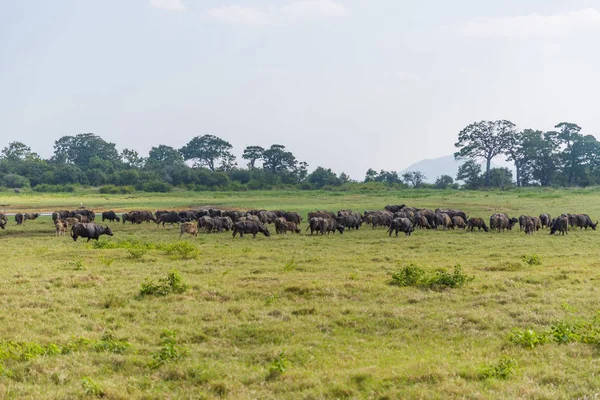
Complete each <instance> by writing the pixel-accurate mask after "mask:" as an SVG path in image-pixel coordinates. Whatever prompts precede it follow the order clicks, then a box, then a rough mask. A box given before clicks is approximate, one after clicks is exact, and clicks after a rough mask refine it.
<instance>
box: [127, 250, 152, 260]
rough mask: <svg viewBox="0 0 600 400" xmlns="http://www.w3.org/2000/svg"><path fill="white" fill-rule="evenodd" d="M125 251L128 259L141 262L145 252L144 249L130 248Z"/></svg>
mask: <svg viewBox="0 0 600 400" xmlns="http://www.w3.org/2000/svg"><path fill="white" fill-rule="evenodd" d="M127 251H128V252H129V258H131V259H132V260H134V261H142V259H143V258H144V255H145V254H146V251H147V250H146V249H144V248H131V249H128V250H127Z"/></svg>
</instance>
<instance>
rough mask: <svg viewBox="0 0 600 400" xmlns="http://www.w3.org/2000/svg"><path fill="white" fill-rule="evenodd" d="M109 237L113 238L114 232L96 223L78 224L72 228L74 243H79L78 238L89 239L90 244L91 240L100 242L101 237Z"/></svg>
mask: <svg viewBox="0 0 600 400" xmlns="http://www.w3.org/2000/svg"><path fill="white" fill-rule="evenodd" d="M102 235H108V236H113V233H112V231H111V230H110V228H109V227H108V226H102V225H98V224H95V223H93V222H92V223H87V224H82V223H77V224H75V225H73V226H72V227H71V237H72V238H73V240H74V241H77V238H79V237H82V238H87V241H88V242H89V241H90V240H91V239H94V240H96V241H97V240H98V239H99V238H100V236H102Z"/></svg>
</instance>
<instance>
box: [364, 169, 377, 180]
mask: <svg viewBox="0 0 600 400" xmlns="http://www.w3.org/2000/svg"><path fill="white" fill-rule="evenodd" d="M376 178H377V171H375V170H374V169H373V168H369V169H368V170H367V173H366V174H365V183H366V182H375V179H376Z"/></svg>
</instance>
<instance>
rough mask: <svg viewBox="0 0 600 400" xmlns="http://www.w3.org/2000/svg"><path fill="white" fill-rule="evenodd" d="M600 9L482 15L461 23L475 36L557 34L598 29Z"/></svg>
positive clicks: (464, 30) (462, 29) (467, 33)
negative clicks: (496, 16) (558, 12)
mask: <svg viewBox="0 0 600 400" xmlns="http://www.w3.org/2000/svg"><path fill="white" fill-rule="evenodd" d="M599 28H600V11H598V10H596V9H595V8H585V9H582V10H576V11H570V12H566V13H561V14H552V15H542V14H528V15H521V16H513V17H498V18H490V17H480V18H476V19H473V20H471V21H467V22H465V23H463V24H461V25H460V26H459V27H458V30H459V32H460V33H461V34H462V35H463V36H467V37H474V38H494V37H496V38H520V37H556V36H563V35H568V34H571V33H574V32H578V31H583V30H590V29H599Z"/></svg>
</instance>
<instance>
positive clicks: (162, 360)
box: [149, 330, 188, 369]
mask: <svg viewBox="0 0 600 400" xmlns="http://www.w3.org/2000/svg"><path fill="white" fill-rule="evenodd" d="M160 345H161V347H160V349H159V350H158V351H156V352H154V353H152V361H151V362H150V365H149V366H150V368H151V369H157V368H160V367H161V366H163V365H164V364H168V363H171V362H175V361H178V360H180V359H182V358H183V357H185V356H186V355H187V353H188V351H187V350H186V349H185V348H183V347H181V346H178V345H177V344H176V341H175V332H173V331H170V330H165V331H163V333H161V334H160Z"/></svg>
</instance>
